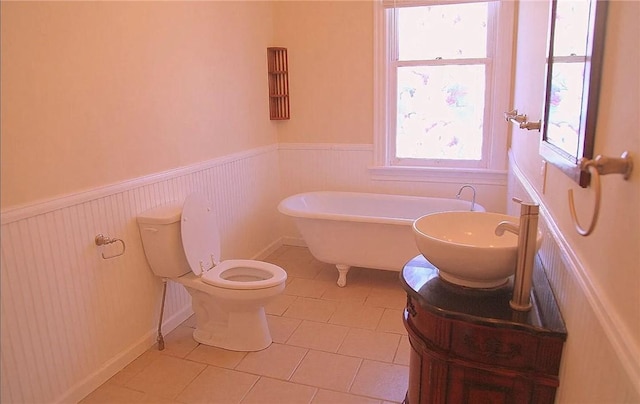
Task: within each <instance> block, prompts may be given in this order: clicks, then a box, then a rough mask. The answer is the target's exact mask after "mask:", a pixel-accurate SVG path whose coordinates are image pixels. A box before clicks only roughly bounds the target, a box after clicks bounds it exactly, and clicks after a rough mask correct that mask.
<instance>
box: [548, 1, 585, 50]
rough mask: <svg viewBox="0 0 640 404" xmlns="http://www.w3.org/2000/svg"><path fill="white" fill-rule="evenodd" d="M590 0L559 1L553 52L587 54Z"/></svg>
mask: <svg viewBox="0 0 640 404" xmlns="http://www.w3.org/2000/svg"><path fill="white" fill-rule="evenodd" d="M590 5H591V2H590V1H589V0H560V1H558V3H557V9H556V23H555V32H554V34H553V54H554V55H556V56H569V55H585V54H586V49H587V38H588V36H589V35H588V32H587V31H588V28H589V7H590Z"/></svg>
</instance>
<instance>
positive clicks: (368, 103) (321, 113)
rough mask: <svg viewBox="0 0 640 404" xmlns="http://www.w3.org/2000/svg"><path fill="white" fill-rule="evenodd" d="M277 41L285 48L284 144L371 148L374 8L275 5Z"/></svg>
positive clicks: (344, 3) (347, 4) (352, 3)
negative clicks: (287, 100)
mask: <svg viewBox="0 0 640 404" xmlns="http://www.w3.org/2000/svg"><path fill="white" fill-rule="evenodd" d="M274 16H275V21H276V22H277V23H276V24H275V29H274V31H275V40H276V41H277V45H280V46H284V47H287V48H289V68H290V70H291V72H290V75H289V82H290V87H291V120H290V121H286V122H283V123H282V124H281V125H280V126H279V127H278V139H279V141H280V142H285V143H364V144H371V143H373V64H372V63H373V3H372V2H370V1H281V2H274Z"/></svg>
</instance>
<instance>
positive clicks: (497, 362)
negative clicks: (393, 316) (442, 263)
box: [400, 255, 567, 404]
mask: <svg viewBox="0 0 640 404" xmlns="http://www.w3.org/2000/svg"><path fill="white" fill-rule="evenodd" d="M533 278H534V279H533V291H532V294H531V295H532V306H533V307H532V309H531V310H530V311H528V312H518V311H515V310H512V309H511V308H510V307H509V300H510V299H511V293H512V285H511V284H507V285H505V286H503V287H500V288H496V289H492V290H483V289H470V288H465V287H462V286H456V285H452V284H450V283H447V282H446V281H443V280H442V279H440V278H439V277H438V270H437V269H436V268H434V267H433V265H431V264H430V263H429V262H428V261H427V260H425V259H424V257H423V256H422V255H419V256H417V257H415V258H414V259H412V260H411V261H410V262H409V263H407V265H406V266H405V267H404V269H403V270H402V272H401V274H400V281H401V284H402V286H403V288H404V289H405V290H406V292H407V306H406V308H405V310H404V313H403V317H404V325H405V327H406V329H407V332H408V334H409V341H410V343H411V356H410V364H409V388H408V391H407V397H406V400H405V402H406V403H408V404H426V403H429V404H431V403H448V404H451V403H491V404H498V403H514V404H523V403H553V402H554V399H555V393H556V388H557V387H558V384H559V380H558V370H559V367H560V358H561V355H562V348H563V345H564V341H565V340H566V338H567V332H566V328H565V326H564V322H563V321H562V317H561V315H560V312H559V310H558V307H557V304H556V302H555V298H554V296H553V293H552V292H551V288H550V286H549V282H548V280H547V278H546V275H545V274H544V270H543V269H542V266H541V264H540V262H539V261H536V263H535V270H534V276H533Z"/></svg>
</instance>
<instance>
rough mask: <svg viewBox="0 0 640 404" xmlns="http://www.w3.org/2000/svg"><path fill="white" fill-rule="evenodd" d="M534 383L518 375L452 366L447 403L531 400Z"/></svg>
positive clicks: (521, 402) (496, 403)
mask: <svg viewBox="0 0 640 404" xmlns="http://www.w3.org/2000/svg"><path fill="white" fill-rule="evenodd" d="M532 390H533V385H532V383H531V381H527V380H526V379H525V378H524V377H518V375H517V374H511V375H509V374H500V373H497V372H492V371H485V370H481V369H474V368H470V367H465V366H456V365H451V366H450V367H449V383H448V386H447V403H460V404H462V403H491V404H527V403H531V397H532Z"/></svg>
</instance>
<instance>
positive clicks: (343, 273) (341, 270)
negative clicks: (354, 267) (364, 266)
mask: <svg viewBox="0 0 640 404" xmlns="http://www.w3.org/2000/svg"><path fill="white" fill-rule="evenodd" d="M336 268H338V286H340V287H341V288H344V287H345V286H347V273H348V272H349V269H351V267H350V266H349V265H342V264H336Z"/></svg>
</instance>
